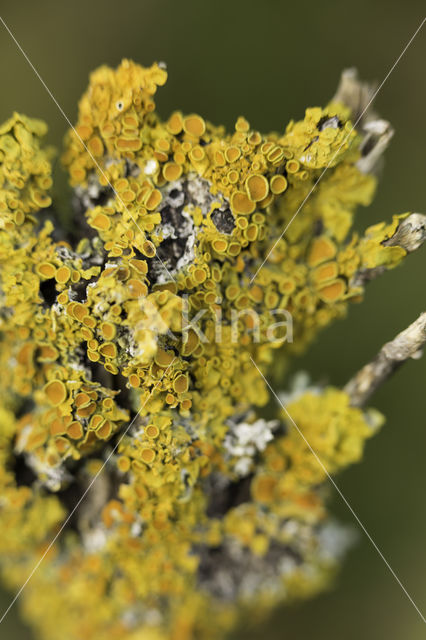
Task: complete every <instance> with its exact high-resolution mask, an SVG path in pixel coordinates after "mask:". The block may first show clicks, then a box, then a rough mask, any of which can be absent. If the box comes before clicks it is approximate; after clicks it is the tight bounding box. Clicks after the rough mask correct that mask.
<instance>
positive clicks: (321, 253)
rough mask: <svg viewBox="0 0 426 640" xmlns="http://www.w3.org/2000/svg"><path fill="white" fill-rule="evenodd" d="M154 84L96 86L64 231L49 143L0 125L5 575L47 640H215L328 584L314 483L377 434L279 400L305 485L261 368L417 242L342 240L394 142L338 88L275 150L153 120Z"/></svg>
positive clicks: (241, 132)
mask: <svg viewBox="0 0 426 640" xmlns="http://www.w3.org/2000/svg"><path fill="white" fill-rule="evenodd" d="M166 80H167V72H166V69H165V66H164V65H163V64H158V65H157V64H154V65H153V66H152V67H150V68H143V67H141V66H139V65H137V64H135V63H133V62H131V61H130V60H124V61H123V62H122V63H121V64H120V65H119V67H118V68H117V69H111V68H109V67H106V66H103V67H101V68H99V69H97V70H96V71H94V72H93V73H92V74H91V77H90V83H89V87H88V89H87V91H86V92H85V93H84V95H83V97H82V99H81V100H80V103H79V114H78V122H77V123H76V127H75V128H73V129H72V130H70V131H69V132H68V134H67V136H66V141H65V150H64V153H63V155H62V161H63V165H64V167H65V169H66V170H67V171H68V173H69V178H70V182H71V185H72V187H73V206H74V213H75V217H74V220H73V223H74V225H73V226H74V228H73V229H72V230H71V232H68V231H67V230H63V229H61V228H60V224H59V221H58V220H57V217H56V215H55V202H52V199H51V196H50V195H49V194H50V189H51V186H52V166H51V158H52V151H51V150H50V149H49V148H47V149H46V148H45V146H44V144H43V136H44V134H45V132H46V126H45V125H44V124H43V123H41V122H40V121H37V120H34V119H31V118H27V117H25V116H22V115H20V114H17V113H15V114H14V115H13V116H12V117H11V118H10V119H9V120H8V121H7V122H5V123H4V124H3V125H1V126H0V302H1V308H0V496H1V497H0V527H1V535H0V572H1V575H2V577H3V578H4V580H5V581H7V583H8V585H10V586H11V587H12V588H14V589H18V588H19V587H20V586H21V584H23V583H25V590H24V592H23V594H22V596H23V598H24V599H25V612H26V615H27V617H28V619H29V621H30V622H31V623H32V624H33V625H34V627H35V628H36V629H37V631H38V632H39V634H40V636H42V637H43V638H44V640H57V636H58V628H60V633H61V639H62V640H77V639H78V640H79V639H80V638H83V637H84V638H86V639H87V640H116V639H119V640H139V639H140V638H144V640H195V638H197V640H199V639H200V640H207V638H208V640H217V639H219V638H223V637H224V636H225V633H226V632H227V631H228V630H229V629H231V628H232V627H233V625H234V624H236V621H237V619H238V615H239V611H240V608H241V607H242V606H246V607H247V609H248V610H250V611H253V613H254V615H255V616H257V617H259V616H260V615H265V614H266V613H268V611H269V610H270V608H271V607H273V606H275V604H277V603H280V602H287V601H289V600H291V599H293V598H296V597H297V598H303V597H308V596H309V595H311V594H313V593H315V592H317V591H319V590H321V589H323V588H325V587H326V586H327V585H328V583H329V581H330V578H331V576H332V575H333V573H334V572H335V571H336V568H337V566H338V561H339V558H340V556H341V553H342V552H343V551H344V549H345V548H346V546H347V543H348V536H347V534H346V532H345V531H342V529H341V527H339V525H336V524H335V523H334V522H333V520H332V518H331V517H330V515H329V513H328V510H327V504H326V492H325V491H324V490H323V484H324V482H325V481H326V479H327V478H326V473H325V471H324V469H325V468H326V469H327V471H328V472H329V473H337V472H338V471H339V470H340V469H342V468H344V467H345V466H347V465H349V464H351V463H353V462H355V461H358V460H360V458H361V457H362V453H363V448H364V445H365V442H366V440H367V439H368V438H369V437H371V436H372V434H373V432H374V429H372V428H371V425H372V422H371V420H370V419H369V417H368V416H367V415H366V413H365V412H364V411H363V410H361V409H359V408H357V407H355V406H351V404H350V396H349V395H348V393H346V392H345V391H342V390H339V389H333V388H313V389H309V388H308V389H304V390H303V391H302V392H301V393H297V394H295V395H293V396H292V397H290V398H289V399H288V410H289V412H290V414H291V415H292V416H293V418H294V420H295V421H296V422H297V424H298V426H299V428H300V430H301V431H302V433H304V434H305V436H306V439H307V440H308V442H309V444H310V446H312V447H313V448H314V450H315V451H316V452H317V453H318V456H319V457H320V459H321V460H322V461H323V463H324V465H325V466H324V467H321V466H319V465H318V462H317V460H316V459H315V457H314V456H312V451H311V450H310V448H309V447H308V446H307V445H306V442H305V441H304V440H303V439H302V438H300V435H299V434H298V433H297V432H296V431H295V430H294V429H292V428H291V425H289V424H288V416H286V415H285V414H284V413H282V412H281V413H279V412H278V411H277V415H276V416H273V417H272V419H270V420H266V419H265V418H264V416H263V415H262V407H263V406H264V405H265V404H267V402H268V400H269V389H268V386H267V385H266V384H265V381H264V379H262V377H261V376H259V371H258V370H257V369H256V368H255V367H254V366H253V362H252V360H253V361H254V362H256V364H257V365H258V366H259V368H260V369H261V371H262V373H264V374H265V375H269V374H271V373H272V372H273V370H274V365H275V363H276V362H278V361H279V362H280V363H285V364H286V363H288V362H289V360H290V358H291V356H292V355H293V354H294V352H298V353H300V352H301V351H303V350H305V349H306V348H307V347H308V346H309V344H310V343H311V342H312V340H313V339H314V338H315V337H316V336H318V335H319V334H320V332H321V330H322V329H323V328H324V327H326V326H327V325H330V324H331V323H332V322H333V321H334V320H335V319H336V318H338V317H341V316H342V315H343V314H344V313H345V312H346V311H347V309H348V308H349V305H350V303H351V302H353V301H359V299H360V297H362V293H363V286H364V284H365V282H367V280H368V279H369V277H370V276H371V275H372V274H377V273H378V272H379V271H383V270H384V269H391V268H393V267H395V266H397V265H398V264H399V263H400V262H401V261H402V260H403V259H404V258H405V256H406V255H407V253H409V252H410V251H412V250H414V249H415V248H417V246H418V245H419V244H420V243H421V242H422V240H424V217H422V216H420V215H419V214H412V215H408V214H403V215H402V216H401V215H397V216H394V218H393V220H391V221H390V222H388V223H382V224H379V225H374V226H373V227H369V228H368V229H367V231H366V233H365V235H364V236H363V237H361V238H360V237H359V236H358V235H357V234H356V233H354V232H353V231H352V223H353V218H354V215H355V212H356V210H357V208H358V207H359V206H361V205H362V206H366V205H368V204H370V202H371V200H372V198H373V195H374V190H375V186H376V183H377V178H376V174H377V168H378V163H379V160H380V158H381V156H382V154H383V151H384V149H385V147H386V145H387V143H388V142H389V140H390V137H391V135H392V129H391V127H390V125H389V124H388V123H387V122H385V121H383V120H380V119H379V118H378V117H377V116H376V115H375V114H373V113H371V111H370V110H369V109H368V110H367V111H366V112H365V109H366V106H367V105H368V103H369V100H370V98H371V90H370V89H369V88H368V86H366V85H363V84H362V83H359V82H358V80H357V78H356V74H355V73H354V72H353V71H350V72H347V73H346V74H345V75H344V78H343V82H342V85H341V87H340V89H339V91H338V93H337V95H336V96H335V98H334V99H333V100H332V101H331V102H330V103H328V104H327V105H326V106H324V107H313V108H309V109H307V110H306V113H305V115H304V117H303V118H302V119H300V120H298V121H291V122H290V123H289V124H288V126H287V127H286V128H285V130H283V131H280V132H276V133H274V132H273V133H268V134H262V133H260V132H259V131H257V130H256V129H254V128H253V127H252V126H251V125H250V123H249V122H248V121H247V120H246V119H245V118H244V117H239V118H238V119H237V121H236V123H235V126H234V128H233V130H232V131H230V132H227V131H225V129H224V127H221V126H216V125H213V124H211V123H209V122H206V121H205V120H204V118H202V117H201V116H199V115H197V114H184V113H181V112H180V111H175V112H173V113H172V114H171V115H170V117H169V118H168V119H167V120H165V121H164V120H162V119H161V118H160V116H159V115H158V114H157V112H156V108H155V102H154V97H155V94H156V90H157V87H161V86H162V85H163V84H164V83H165V82H166ZM364 112H365V113H364ZM361 114H362V117H360V116H361ZM358 120H359V121H358ZM354 124H355V125H356V126H354ZM320 178H321V179H320ZM302 203H303V211H301V213H300V215H297V216H296V217H294V212H295V211H297V210H298V209H299V208H300V207H301V205H302ZM407 215H408V217H407ZM289 221H291V224H290V225H289V224H288V223H289ZM287 226H288V229H287V230H286V233H285V237H282V230H283V229H284V228H287ZM276 238H280V240H279V242H276ZM272 244H274V250H273V251H272V252H270V247H271V246H272ZM260 265H263V266H262V269H261V270H260V271H259V266H260ZM258 271H259V273H258V275H257V277H256V278H254V277H253V276H254V275H255V274H256V273H257V272H258ZM367 274H368V275H367ZM283 314H284V315H285V317H286V319H287V318H288V317H291V319H292V327H293V331H292V340H293V342H290V340H287V339H286V338H287V337H288V336H287V335H286V333H285V331H284V328H283V326H282V325H283V324H286V323H282V322H281V323H280V322H279V321H281V320H282V318H283ZM277 321H278V322H277ZM278 350H279V351H278ZM277 353H278V355H277ZM376 417H377V416H376ZM378 423H379V421H378V420H374V424H375V425H376V426H377V425H378ZM89 487H90V491H89V493H88V495H87V496H86V493H87V489H88V488H89ZM83 498H84V500H83ZM80 502H82V503H83V504H82V505H81V506H80ZM76 505H79V508H76ZM62 523H64V526H62ZM58 530H60V531H61V535H60V536H59V538H57V539H56V538H55V537H54V536H55V533H56V532H57V531H58ZM52 539H54V540H55V542H54V544H53V545H52V548H50V547H49V544H50V541H51V540H52ZM42 549H49V553H48V554H47V555H46V558H44V559H43V562H42V563H41V564H40V566H39V567H38V570H37V571H36V572H35V573H34V574H32V573H31V572H32V569H33V567H34V566H35V564H36V563H37V562H38V559H39V557H40V553H41V551H40V550H42ZM30 574H31V580H30V581H27V578H28V576H29V575H30Z"/></svg>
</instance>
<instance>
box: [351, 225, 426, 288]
mask: <svg viewBox="0 0 426 640" xmlns="http://www.w3.org/2000/svg"><path fill="white" fill-rule="evenodd" d="M399 219H401V222H399ZM399 219H398V222H397V226H396V228H395V226H394V227H393V228H392V229H391V231H390V233H389V235H387V236H386V234H384V235H385V237H384V239H383V240H382V241H381V245H382V246H383V247H396V253H398V249H399V250H400V251H399V255H400V256H401V257H403V256H404V255H405V253H411V252H412V251H416V249H418V248H419V247H421V245H422V244H423V242H424V241H425V240H426V216H425V215H423V214H421V213H411V214H407V215H406V216H401V218H399ZM383 227H384V225H380V227H379V231H381V232H382V233H383ZM373 229H374V231H376V230H377V228H374V227H373ZM361 242H364V243H365V245H366V246H367V247H368V244H369V234H368V232H367V234H366V236H365V238H364V239H363V240H362V241H361ZM401 250H403V251H401ZM404 252H405V253H404ZM387 268H388V266H387V264H386V262H384V263H383V264H380V265H379V266H376V267H370V268H365V267H364V266H361V268H359V269H358V270H357V271H356V273H355V274H354V275H353V277H352V279H351V285H352V286H354V287H363V286H364V285H365V284H367V282H370V280H374V278H377V277H378V276H380V275H381V274H382V273H384V272H385V271H386V270H387Z"/></svg>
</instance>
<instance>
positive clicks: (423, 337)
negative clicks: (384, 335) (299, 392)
mask: <svg viewBox="0 0 426 640" xmlns="http://www.w3.org/2000/svg"><path fill="white" fill-rule="evenodd" d="M425 344H426V312H424V313H422V314H421V315H420V316H419V317H418V318H417V320H416V321H415V322H413V323H412V324H410V326H409V327H407V329H405V330H404V331H401V333H399V334H398V335H397V336H396V337H395V338H394V339H393V340H391V341H390V342H387V343H386V344H385V345H384V346H383V347H382V348H381V349H380V351H379V353H378V354H377V356H376V357H375V358H374V360H372V361H371V362H370V363H368V364H367V365H365V367H363V368H362V369H361V370H360V371H359V372H358V373H357V374H356V375H355V376H354V377H353V378H352V379H351V380H349V382H348V383H347V385H346V386H345V388H344V391H345V392H346V393H347V394H348V395H349V397H350V399H351V405H352V406H354V407H362V406H364V405H365V404H366V402H367V401H368V399H369V398H370V396H371V395H372V394H373V393H374V392H375V391H376V389H377V388H378V387H379V386H380V385H381V384H383V382H385V381H386V380H387V379H388V378H389V377H390V376H391V375H392V374H393V373H394V371H396V369H398V368H399V367H400V366H401V365H402V364H403V363H404V362H406V361H407V360H409V359H410V358H415V359H416V358H419V357H420V356H421V354H422V349H423V347H424V345H425Z"/></svg>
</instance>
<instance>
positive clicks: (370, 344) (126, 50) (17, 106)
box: [0, 0, 426, 640]
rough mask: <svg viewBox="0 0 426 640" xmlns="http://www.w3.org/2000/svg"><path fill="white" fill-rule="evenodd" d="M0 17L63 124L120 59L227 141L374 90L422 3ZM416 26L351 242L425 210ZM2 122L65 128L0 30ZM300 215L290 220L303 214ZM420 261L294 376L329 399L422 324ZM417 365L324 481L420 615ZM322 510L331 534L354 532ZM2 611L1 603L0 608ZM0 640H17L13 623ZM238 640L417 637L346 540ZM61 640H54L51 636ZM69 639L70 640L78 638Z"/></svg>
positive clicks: (250, 5)
mask: <svg viewBox="0 0 426 640" xmlns="http://www.w3.org/2000/svg"><path fill="white" fill-rule="evenodd" d="M2 6H3V11H2V17H3V19H4V20H5V21H6V23H7V24H8V26H9V27H10V29H11V30H12V31H13V33H14V35H15V37H16V38H17V40H18V41H19V43H20V44H21V46H22V47H23V49H24V50H25V51H26V53H27V54H28V56H29V58H30V59H31V61H32V63H33V64H34V66H35V67H36V68H37V70H38V71H39V73H40V74H41V76H42V77H43V79H44V81H45V82H46V84H47V85H48V87H49V89H50V90H51V91H52V93H53V95H54V96H55V98H56V99H57V101H58V103H59V104H60V105H61V107H62V108H63V110H64V111H65V113H66V114H67V116H68V117H69V118H70V120H71V121H73V122H74V121H75V119H76V113H77V100H78V99H79V97H80V95H81V93H82V92H83V90H84V89H85V86H86V83H87V76H88V74H89V72H90V71H91V70H92V69H94V68H95V67H96V66H98V65H100V64H102V63H109V64H110V65H114V66H115V65H116V64H117V63H118V62H119V61H120V59H121V58H122V57H129V58H133V59H134V60H136V61H137V62H140V63H142V64H146V65H149V64H151V62H153V61H155V60H164V61H166V62H167V65H168V71H169V81H168V83H167V85H166V86H165V87H164V88H162V89H161V90H160V92H159V94H158V96H157V104H158V109H159V112H160V114H161V115H162V116H164V117H165V116H167V114H168V113H169V112H170V111H171V110H172V109H174V108H179V109H182V110H183V111H186V112H192V111H195V112H198V113H200V114H202V115H203V116H205V117H206V118H207V119H209V120H211V121H213V122H214V123H224V124H225V125H226V126H227V127H228V128H230V127H232V126H233V124H234V122H235V120H236V118H237V116H238V115H240V114H243V115H245V116H246V117H247V118H248V120H249V121H250V123H251V124H252V126H253V127H255V128H256V129H258V130H260V131H270V130H282V129H283V127H284V126H285V124H286V123H287V121H288V120H289V119H290V118H300V117H303V112H304V109H305V107H307V106H314V105H322V104H324V103H326V102H327V100H328V99H329V98H330V97H331V96H332V95H333V93H334V90H335V87H336V85H337V82H338V79H339V75H340V72H341V70H342V69H343V68H345V67H348V66H356V67H357V68H358V69H359V72H360V75H361V77H362V78H365V79H368V80H377V81H378V82H381V81H382V80H383V78H384V77H385V75H386V74H387V72H388V71H389V69H390V67H391V66H392V64H393V63H394V61H395V60H396V58H397V57H398V56H399V54H400V53H401V51H402V49H403V48H404V46H405V45H406V44H407V42H408V40H409V39H410V37H411V36H412V34H413V33H414V31H415V30H416V28H417V27H418V26H419V24H420V22H421V20H422V19H423V17H424V13H425V12H424V2H422V1H420V0H419V1H417V0H410V2H409V3H407V2H406V3H401V2H400V1H399V0H386V1H385V0H374V2H371V0H358V1H357V2H356V3H354V2H348V1H347V0H339V1H323V2H314V1H313V0H305V2H303V3H296V2H287V1H283V0H263V2H256V1H252V0H244V1H241V0H226V1H224V0H214V1H213V0H204V1H203V2H195V1H192V0H179V1H176V2H174V1H173V0H139V1H135V0H122V1H121V2H105V0H104V1H99V0H90V2H88V1H87V0H86V1H84V2H83V1H82V0H73V2H58V1H57V0H56V1H50V0H48V1H46V0H44V1H40V0H39V1H36V2H29V1H27V0H25V1H21V2H14V3H13V4H12V3H10V2H5V1H4V0H3V2H2ZM425 45H426V26H425V27H424V28H423V30H422V31H421V32H420V33H419V35H418V36H417V38H416V39H415V40H414V42H413V44H412V45H411V47H410V48H409V49H408V51H407V52H406V54H405V55H404V57H403V58H402V60H401V61H400V63H399V64H398V66H397V67H396V69H395V70H394V72H393V73H392V74H391V76H390V77H389V79H388V80H387V82H386V83H385V85H384V87H383V88H382V90H381V91H380V93H379V95H378V97H377V100H376V108H377V109H378V110H379V111H380V113H381V115H383V116H384V117H386V118H387V119H389V120H390V121H391V122H392V124H393V125H394V127H395V129H396V134H395V137H394V139H393V141H392V143H391V147H390V149H389V150H388V152H387V159H386V166H385V171H384V174H383V176H382V181H381V183H380V185H379V189H378V192H377V196H376V198H375V201H374V203H373V205H372V206H371V207H370V208H369V209H368V210H361V211H360V212H359V215H358V221H357V226H358V228H363V227H365V226H367V225H369V224H372V223H374V222H376V221H378V220H381V219H389V218H390V216H391V215H392V214H393V213H399V212H403V211H407V210H411V211H423V212H424V211H425V210H426V202H425V196H426V190H425V175H424V169H425V162H424V158H425V151H424V150H425V149H426V127H425V107H424V105H425V103H426V86H425V67H424V61H425V54H426V46H425ZM0 82H1V85H0V86H1V88H2V92H1V100H0V121H3V120H4V119H6V118H7V117H8V116H9V115H10V113H11V112H12V111H13V110H18V111H22V112H25V113H27V114H28V115H31V116H37V117H40V118H42V119H44V120H46V121H47V122H48V123H49V127H50V132H49V139H50V141H51V142H52V143H53V144H55V145H56V146H58V147H59V145H60V144H61V140H62V137H63V135H64V133H65V131H66V128H67V124H66V122H65V120H64V118H63V116H62V115H61V113H60V112H59V110H58V108H57V106H56V105H55V104H54V103H53V101H52V99H51V98H50V97H49V95H48V94H47V92H46V91H45V89H44V88H43V86H42V84H41V83H40V81H39V80H38V79H37V77H36V76H35V74H34V72H33V71H32V70H31V68H30V67H29V65H28V63H27V62H26V61H25V59H24V58H23V56H22V54H21V53H20V51H19V50H18V48H17V46H16V44H15V43H14V42H13V40H12V39H11V38H10V36H9V35H8V33H7V32H6V30H5V29H4V28H3V26H2V25H0ZM300 215H303V212H301V214H300ZM425 267H426V250H425V248H424V249H423V251H422V252H418V253H417V254H414V255H413V256H411V257H409V258H408V260H407V261H406V263H405V265H404V266H403V267H401V268H399V269H397V270H395V271H393V272H390V273H388V274H386V275H385V276H383V277H382V278H380V279H378V280H377V281H375V282H373V283H371V284H370V285H369V287H368V290H367V293H366V299H365V302H364V304H362V305H357V306H353V307H352V308H351V309H350V313H349V316H348V317H347V319H345V320H343V321H341V322H339V323H337V324H336V325H334V326H333V327H331V328H330V329H329V330H327V331H326V332H325V333H323V334H322V335H321V336H320V339H319V340H318V341H317V343H316V344H315V345H314V346H313V347H312V348H311V350H310V352H309V353H308V354H307V355H306V356H304V357H303V358H302V359H301V361H299V362H297V363H295V367H294V368H295V370H296V369H298V368H301V367H303V368H305V369H307V370H308V371H310V373H311V374H312V377H313V378H314V380H315V379H319V378H322V379H324V378H325V379H327V380H329V381H330V382H331V383H333V384H335V385H338V386H339V385H340V386H341V385H343V384H344V383H345V382H346V380H347V379H348V378H349V377H350V376H351V375H352V374H353V373H354V372H355V371H357V370H358V368H360V367H361V366H362V365H363V364H364V363H365V362H367V361H368V360H369V359H371V358H372V357H373V356H374V354H375V352H376V351H377V350H378V348H379V347H380V346H381V345H382V344H383V342H385V341H386V340H388V339H390V338H391V337H393V336H394V335H395V334H396V333H397V332H398V331H399V330H401V329H402V328H404V327H405V326H406V325H407V324H409V323H410V321H412V320H414V318H415V317H416V316H417V315H418V314H419V313H420V311H422V310H424V303H425V289H426V269H425ZM425 379H426V357H425V358H424V359H423V360H420V361H413V362H410V363H408V364H406V365H405V366H404V367H403V368H402V369H401V370H400V371H399V372H398V373H397V374H396V375H395V377H394V378H393V379H392V380H391V381H390V382H388V383H387V384H386V385H385V386H384V387H383V388H382V389H381V390H380V391H379V392H378V393H377V394H376V395H375V397H374V399H373V402H374V405H375V406H376V407H377V408H379V409H380V410H381V411H382V412H384V413H385V414H386V415H387V424H386V426H385V427H384V428H383V430H382V432H381V433H380V434H379V435H378V436H377V437H376V438H375V439H374V440H372V441H370V442H369V443H368V446H367V451H366V455H365V458H364V460H363V462H362V463H361V464H359V465H357V466H354V467H352V468H351V469H349V470H348V471H346V472H345V473H343V474H341V475H340V476H339V477H338V478H337V483H338V484H339V486H340V488H341V490H342V491H343V493H344V495H345V496H346V498H347V500H348V501H349V502H350V504H351V505H352V507H353V509H354V510H355V511H356V513H357V514H358V516H359V517H360V519H361V520H362V522H363V523H364V525H365V527H366V528H367V530H368V531H369V533H370V534H371V536H372V537H373V539H374V540H375V542H376V543H377V545H378V546H379V547H380V549H381V551H382V552H383V554H384V556H385V557H386V558H387V560H388V561H389V562H390V564H391V565H392V567H393V569H394V571H395V572H396V574H397V575H398V577H399V579H400V580H401V582H402V583H403V584H404V586H405V587H406V589H407V590H408V592H409V593H410V595H411V596H412V598H413V599H414V601H415V602H416V604H417V605H418V607H419V608H420V609H422V610H423V611H424V610H425V609H426V584H425V581H424V579H423V574H424V569H425V557H426V554H425V547H424V540H425V526H426V512H425V508H424V506H425V500H424V490H425V479H426V478H425V475H426V474H425V465H424V450H425V445H426V429H425V427H426V420H425V416H426V393H425V391H426V390H425ZM332 495H333V498H332V500H331V509H332V510H333V512H334V513H335V514H336V516H337V517H338V518H340V520H342V521H344V522H347V523H353V525H354V527H355V528H357V525H356V523H355V522H354V519H353V517H352V516H351V514H350V512H349V511H348V509H347V507H346V506H345V505H344V504H342V501H341V499H340V498H339V496H338V495H334V494H332ZM9 602H10V596H9V595H7V594H0V605H1V609H2V610H3V608H5V607H6V605H7V604H8V603H9ZM0 635H1V637H4V638H6V637H7V638H19V639H22V640H29V639H30V638H32V635H31V633H30V632H29V631H28V630H27V628H26V627H25V626H24V625H23V623H22V622H21V621H20V619H19V607H18V606H16V607H14V608H13V610H12V611H11V613H10V614H9V615H8V617H7V618H6V620H5V622H4V623H3V625H2V629H1V630H0ZM242 636H244V637H245V638H246V640H249V639H253V640H254V639H255V638H268V639H271V640H278V639H280V640H281V639H284V638H285V639H286V640H287V639H289V638H294V639H295V640H307V639H308V638H311V637H313V636H314V637H315V638H316V640H323V639H324V640H325V639H327V640H329V639H330V638H332V639H333V640H334V639H335V638H341V637H344V638H345V639H346V640H355V639H357V640H358V639H359V638H363V639H365V640H370V639H373V638H374V639H377V638H380V639H381V638H386V639H387V640H400V639H401V638H409V639H410V640H419V639H420V638H424V637H425V636H424V629H423V623H422V620H421V618H420V616H419V615H418V613H417V612H416V610H415V609H414V607H413V606H412V604H411V603H410V602H409V600H408V598H407V596H406V595H405V594H404V592H403V591H402V589H401V587H400V586H399V585H398V584H397V582H396V581H395V579H394V578H393V577H392V575H391V573H390V572H389V570H388V568H387V567H386V565H385V564H384V562H383V560H382V559H381V558H380V557H379V555H378V554H377V552H376V551H375V550H374V548H373V547H372V545H371V544H370V542H369V541H368V539H367V538H366V537H365V535H364V534H363V533H362V531H359V542H358V545H357V546H356V547H355V548H354V549H353V550H352V551H351V552H350V554H349V556H348V558H347V559H346V562H345V563H344V565H343V568H342V571H341V573H340V576H339V578H338V580H337V582H336V584H335V585H334V588H333V589H332V590H331V591H330V592H329V593H327V594H325V595H322V596H320V597H317V598H316V599H314V600H312V601H310V602H306V603H301V604H299V605H296V606H294V607H289V608H286V609H282V610H280V611H278V612H277V613H276V615H275V616H274V617H273V618H272V619H271V620H270V621H269V623H268V624H267V626H266V627H265V625H264V626H262V628H258V629H244V630H242V632H241V633H240V636H239V637H242ZM58 638H60V629H58ZM76 640H77V639H76Z"/></svg>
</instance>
